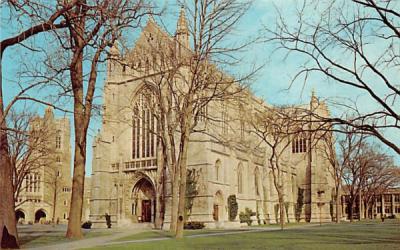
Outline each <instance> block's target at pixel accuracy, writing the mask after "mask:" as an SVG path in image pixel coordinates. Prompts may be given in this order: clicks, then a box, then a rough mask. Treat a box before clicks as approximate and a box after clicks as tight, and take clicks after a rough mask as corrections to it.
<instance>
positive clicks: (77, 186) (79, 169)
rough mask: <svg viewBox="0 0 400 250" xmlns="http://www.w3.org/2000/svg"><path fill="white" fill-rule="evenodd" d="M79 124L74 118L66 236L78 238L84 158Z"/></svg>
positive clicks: (80, 232) (84, 153)
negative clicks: (70, 192)
mask: <svg viewBox="0 0 400 250" xmlns="http://www.w3.org/2000/svg"><path fill="white" fill-rule="evenodd" d="M81 130H82V128H81V125H79V124H77V123H76V119H75V135H76V136H75V140H76V141H75V156H74V177H73V179H72V196H71V206H70V209H69V220H68V229H67V235H66V237H67V238H75V239H79V238H82V237H83V234H82V230H81V220H82V208H83V190H84V184H85V160H86V136H83V137H84V138H81V136H80V134H81V133H82V131H81ZM82 140H83V141H82Z"/></svg>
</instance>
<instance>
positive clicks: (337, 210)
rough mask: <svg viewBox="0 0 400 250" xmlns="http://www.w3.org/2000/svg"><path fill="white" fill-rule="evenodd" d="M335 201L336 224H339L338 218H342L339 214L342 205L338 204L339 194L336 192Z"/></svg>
mask: <svg viewBox="0 0 400 250" xmlns="http://www.w3.org/2000/svg"><path fill="white" fill-rule="evenodd" d="M335 198H336V201H335V203H336V220H335V221H336V223H340V217H342V213H341V206H342V204H341V202H340V200H341V199H340V198H341V197H340V194H339V193H338V192H336V197H335Z"/></svg>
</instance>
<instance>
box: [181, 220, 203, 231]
mask: <svg viewBox="0 0 400 250" xmlns="http://www.w3.org/2000/svg"><path fill="white" fill-rule="evenodd" d="M183 227H184V229H192V230H196V229H203V228H204V227H205V225H204V222H200V221H189V222H185V225H184V226H183Z"/></svg>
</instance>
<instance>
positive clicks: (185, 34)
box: [175, 6, 189, 48]
mask: <svg viewBox="0 0 400 250" xmlns="http://www.w3.org/2000/svg"><path fill="white" fill-rule="evenodd" d="M175 38H176V40H177V41H178V42H179V44H180V45H181V46H183V47H186V48H189V28H188V24H187V20H186V15H185V8H184V7H183V6H181V10H180V13H179V19H178V23H177V24H176V33H175Z"/></svg>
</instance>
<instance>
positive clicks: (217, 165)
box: [215, 159, 222, 181]
mask: <svg viewBox="0 0 400 250" xmlns="http://www.w3.org/2000/svg"><path fill="white" fill-rule="evenodd" d="M215 179H216V180H217V181H219V180H222V169H221V161H220V160H219V159H218V160H217V161H216V162H215Z"/></svg>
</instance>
